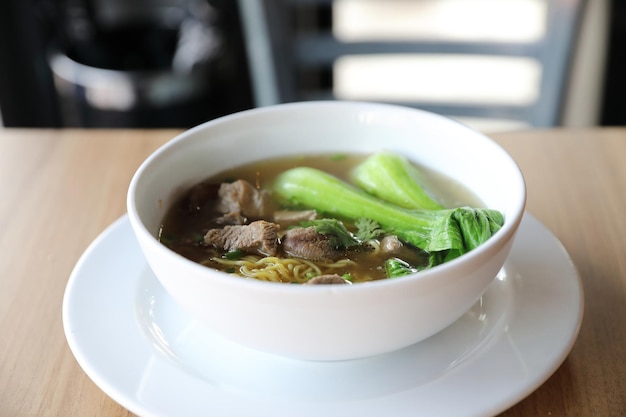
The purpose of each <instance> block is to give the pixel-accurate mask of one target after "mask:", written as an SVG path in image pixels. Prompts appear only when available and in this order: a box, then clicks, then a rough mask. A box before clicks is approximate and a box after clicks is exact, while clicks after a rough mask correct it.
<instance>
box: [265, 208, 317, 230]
mask: <svg viewBox="0 0 626 417" xmlns="http://www.w3.org/2000/svg"><path fill="white" fill-rule="evenodd" d="M316 218H317V211H315V210H276V211H275V212H274V222H276V223H279V224H280V225H281V226H283V227H284V226H292V225H295V224H299V223H300V222H304V221H308V220H315V219H316Z"/></svg>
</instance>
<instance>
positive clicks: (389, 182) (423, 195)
mask: <svg viewBox="0 0 626 417" xmlns="http://www.w3.org/2000/svg"><path fill="white" fill-rule="evenodd" d="M352 174H353V180H354V182H355V183H356V184H357V185H358V186H359V187H361V188H363V189H364V190H365V191H367V192H368V193H370V194H372V195H374V196H376V197H378V198H381V199H383V200H385V201H388V202H390V203H393V204H395V205H397V206H400V207H404V208H408V209H432V210H438V209H442V208H443V206H441V205H440V204H439V203H438V202H436V201H435V200H434V199H433V198H432V197H431V196H430V195H429V194H428V193H427V192H426V190H424V188H423V187H422V186H421V185H420V184H421V181H420V172H419V171H418V169H417V168H416V167H415V166H414V165H412V164H411V163H410V162H409V160H408V159H406V158H405V157H403V156H401V155H397V154H395V153H391V152H379V153H376V154H374V155H372V156H370V157H368V158H367V159H366V160H365V161H363V162H362V163H360V164H359V165H358V166H356V168H355V169H354V171H353V173H352Z"/></svg>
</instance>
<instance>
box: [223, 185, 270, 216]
mask: <svg viewBox="0 0 626 417" xmlns="http://www.w3.org/2000/svg"><path fill="white" fill-rule="evenodd" d="M218 198H219V202H218V204H217V209H218V210H219V211H220V212H221V213H241V215H243V216H246V217H251V218H255V219H262V218H265V219H267V218H271V217H272V215H273V212H274V202H273V200H272V196H271V194H270V193H269V192H268V191H267V190H258V189H256V188H255V187H254V186H253V185H252V184H250V183H249V182H248V181H245V180H237V181H235V182H232V183H222V185H221V186H220V188H219V191H218Z"/></svg>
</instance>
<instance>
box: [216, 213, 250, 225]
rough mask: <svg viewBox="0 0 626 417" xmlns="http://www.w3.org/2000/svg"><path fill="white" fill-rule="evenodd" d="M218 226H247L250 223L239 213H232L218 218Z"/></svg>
mask: <svg viewBox="0 0 626 417" xmlns="http://www.w3.org/2000/svg"><path fill="white" fill-rule="evenodd" d="M214 221H215V223H216V224H223V225H231V226H232V225H241V224H246V223H247V222H248V219H246V218H245V217H243V216H242V215H241V214H240V213H237V212H231V213H226V214H224V215H222V216H220V217H218V218H216V219H215V220H214Z"/></svg>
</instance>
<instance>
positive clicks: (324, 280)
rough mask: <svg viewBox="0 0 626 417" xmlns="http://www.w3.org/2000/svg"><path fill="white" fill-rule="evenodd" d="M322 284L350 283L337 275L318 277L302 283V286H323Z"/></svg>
mask: <svg viewBox="0 0 626 417" xmlns="http://www.w3.org/2000/svg"><path fill="white" fill-rule="evenodd" d="M324 284H352V283H351V282H350V281H348V280H347V279H344V278H342V277H341V276H340V275H337V274H328V275H318V276H316V277H313V278H311V279H310V280H308V281H307V282H305V283H304V285H324Z"/></svg>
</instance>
